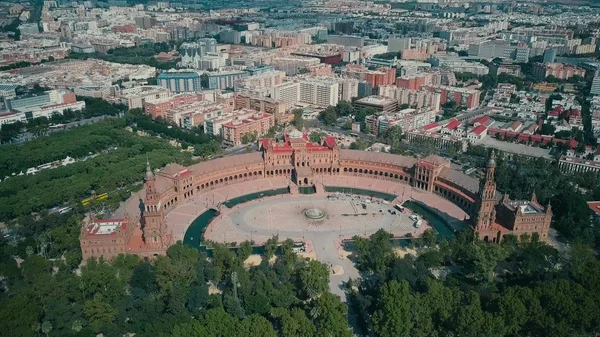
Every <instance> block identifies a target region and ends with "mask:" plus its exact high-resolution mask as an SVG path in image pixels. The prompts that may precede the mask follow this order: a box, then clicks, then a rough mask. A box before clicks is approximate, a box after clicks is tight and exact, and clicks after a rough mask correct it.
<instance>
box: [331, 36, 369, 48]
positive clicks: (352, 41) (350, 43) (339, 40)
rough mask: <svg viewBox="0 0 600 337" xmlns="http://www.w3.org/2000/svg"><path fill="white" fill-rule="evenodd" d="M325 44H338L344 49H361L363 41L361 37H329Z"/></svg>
mask: <svg viewBox="0 0 600 337" xmlns="http://www.w3.org/2000/svg"><path fill="white" fill-rule="evenodd" d="M327 43H332V44H339V45H342V46H346V47H363V46H364V45H365V39H364V38H363V37H362V36H353V35H329V36H327Z"/></svg>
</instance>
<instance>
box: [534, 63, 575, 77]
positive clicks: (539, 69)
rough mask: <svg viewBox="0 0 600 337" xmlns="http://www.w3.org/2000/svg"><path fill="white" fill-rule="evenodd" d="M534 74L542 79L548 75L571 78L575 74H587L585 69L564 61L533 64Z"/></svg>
mask: <svg viewBox="0 0 600 337" xmlns="http://www.w3.org/2000/svg"><path fill="white" fill-rule="evenodd" d="M533 76H535V77H537V78H538V79H540V80H543V79H545V78H546V77H548V76H554V77H556V78H558V79H561V80H566V79H569V78H571V77H573V76H580V77H584V76H585V69H582V68H577V67H573V66H570V65H566V64H563V63H536V64H534V65H533Z"/></svg>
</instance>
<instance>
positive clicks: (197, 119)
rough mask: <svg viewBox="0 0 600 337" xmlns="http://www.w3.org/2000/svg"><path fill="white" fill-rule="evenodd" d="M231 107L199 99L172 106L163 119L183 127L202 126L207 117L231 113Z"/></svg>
mask: <svg viewBox="0 0 600 337" xmlns="http://www.w3.org/2000/svg"><path fill="white" fill-rule="evenodd" d="M233 111H234V109H233V107H232V106H230V105H228V104H223V103H219V102H211V101H199V102H195V103H192V104H188V105H184V106H180V107H177V108H172V109H169V110H167V111H166V113H165V119H167V120H169V121H172V122H173V123H175V124H177V125H179V126H180V127H184V128H188V129H190V128H193V127H197V126H203V125H204V122H205V121H206V120H207V119H211V118H217V117H219V116H223V115H227V114H231V113H232V112H233Z"/></svg>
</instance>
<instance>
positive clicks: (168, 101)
mask: <svg viewBox="0 0 600 337" xmlns="http://www.w3.org/2000/svg"><path fill="white" fill-rule="evenodd" d="M199 100H200V98H199V97H198V96H197V95H191V94H180V95H175V96H172V97H165V98H161V99H157V100H154V101H151V102H144V104H143V108H144V112H145V113H146V114H147V115H149V116H151V117H152V118H153V119H154V118H158V117H161V118H166V114H167V110H170V109H177V108H179V107H182V106H184V105H189V104H192V103H195V102H198V101H199Z"/></svg>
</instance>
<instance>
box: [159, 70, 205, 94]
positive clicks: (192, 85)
mask: <svg viewBox="0 0 600 337" xmlns="http://www.w3.org/2000/svg"><path fill="white" fill-rule="evenodd" d="M156 81H157V82H158V85H160V86H161V87H163V88H167V89H169V90H170V91H172V92H177V93H178V92H197V91H201V90H202V85H201V80H200V75H199V74H198V73H196V72H164V73H160V74H159V75H158V76H157V77H156Z"/></svg>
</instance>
